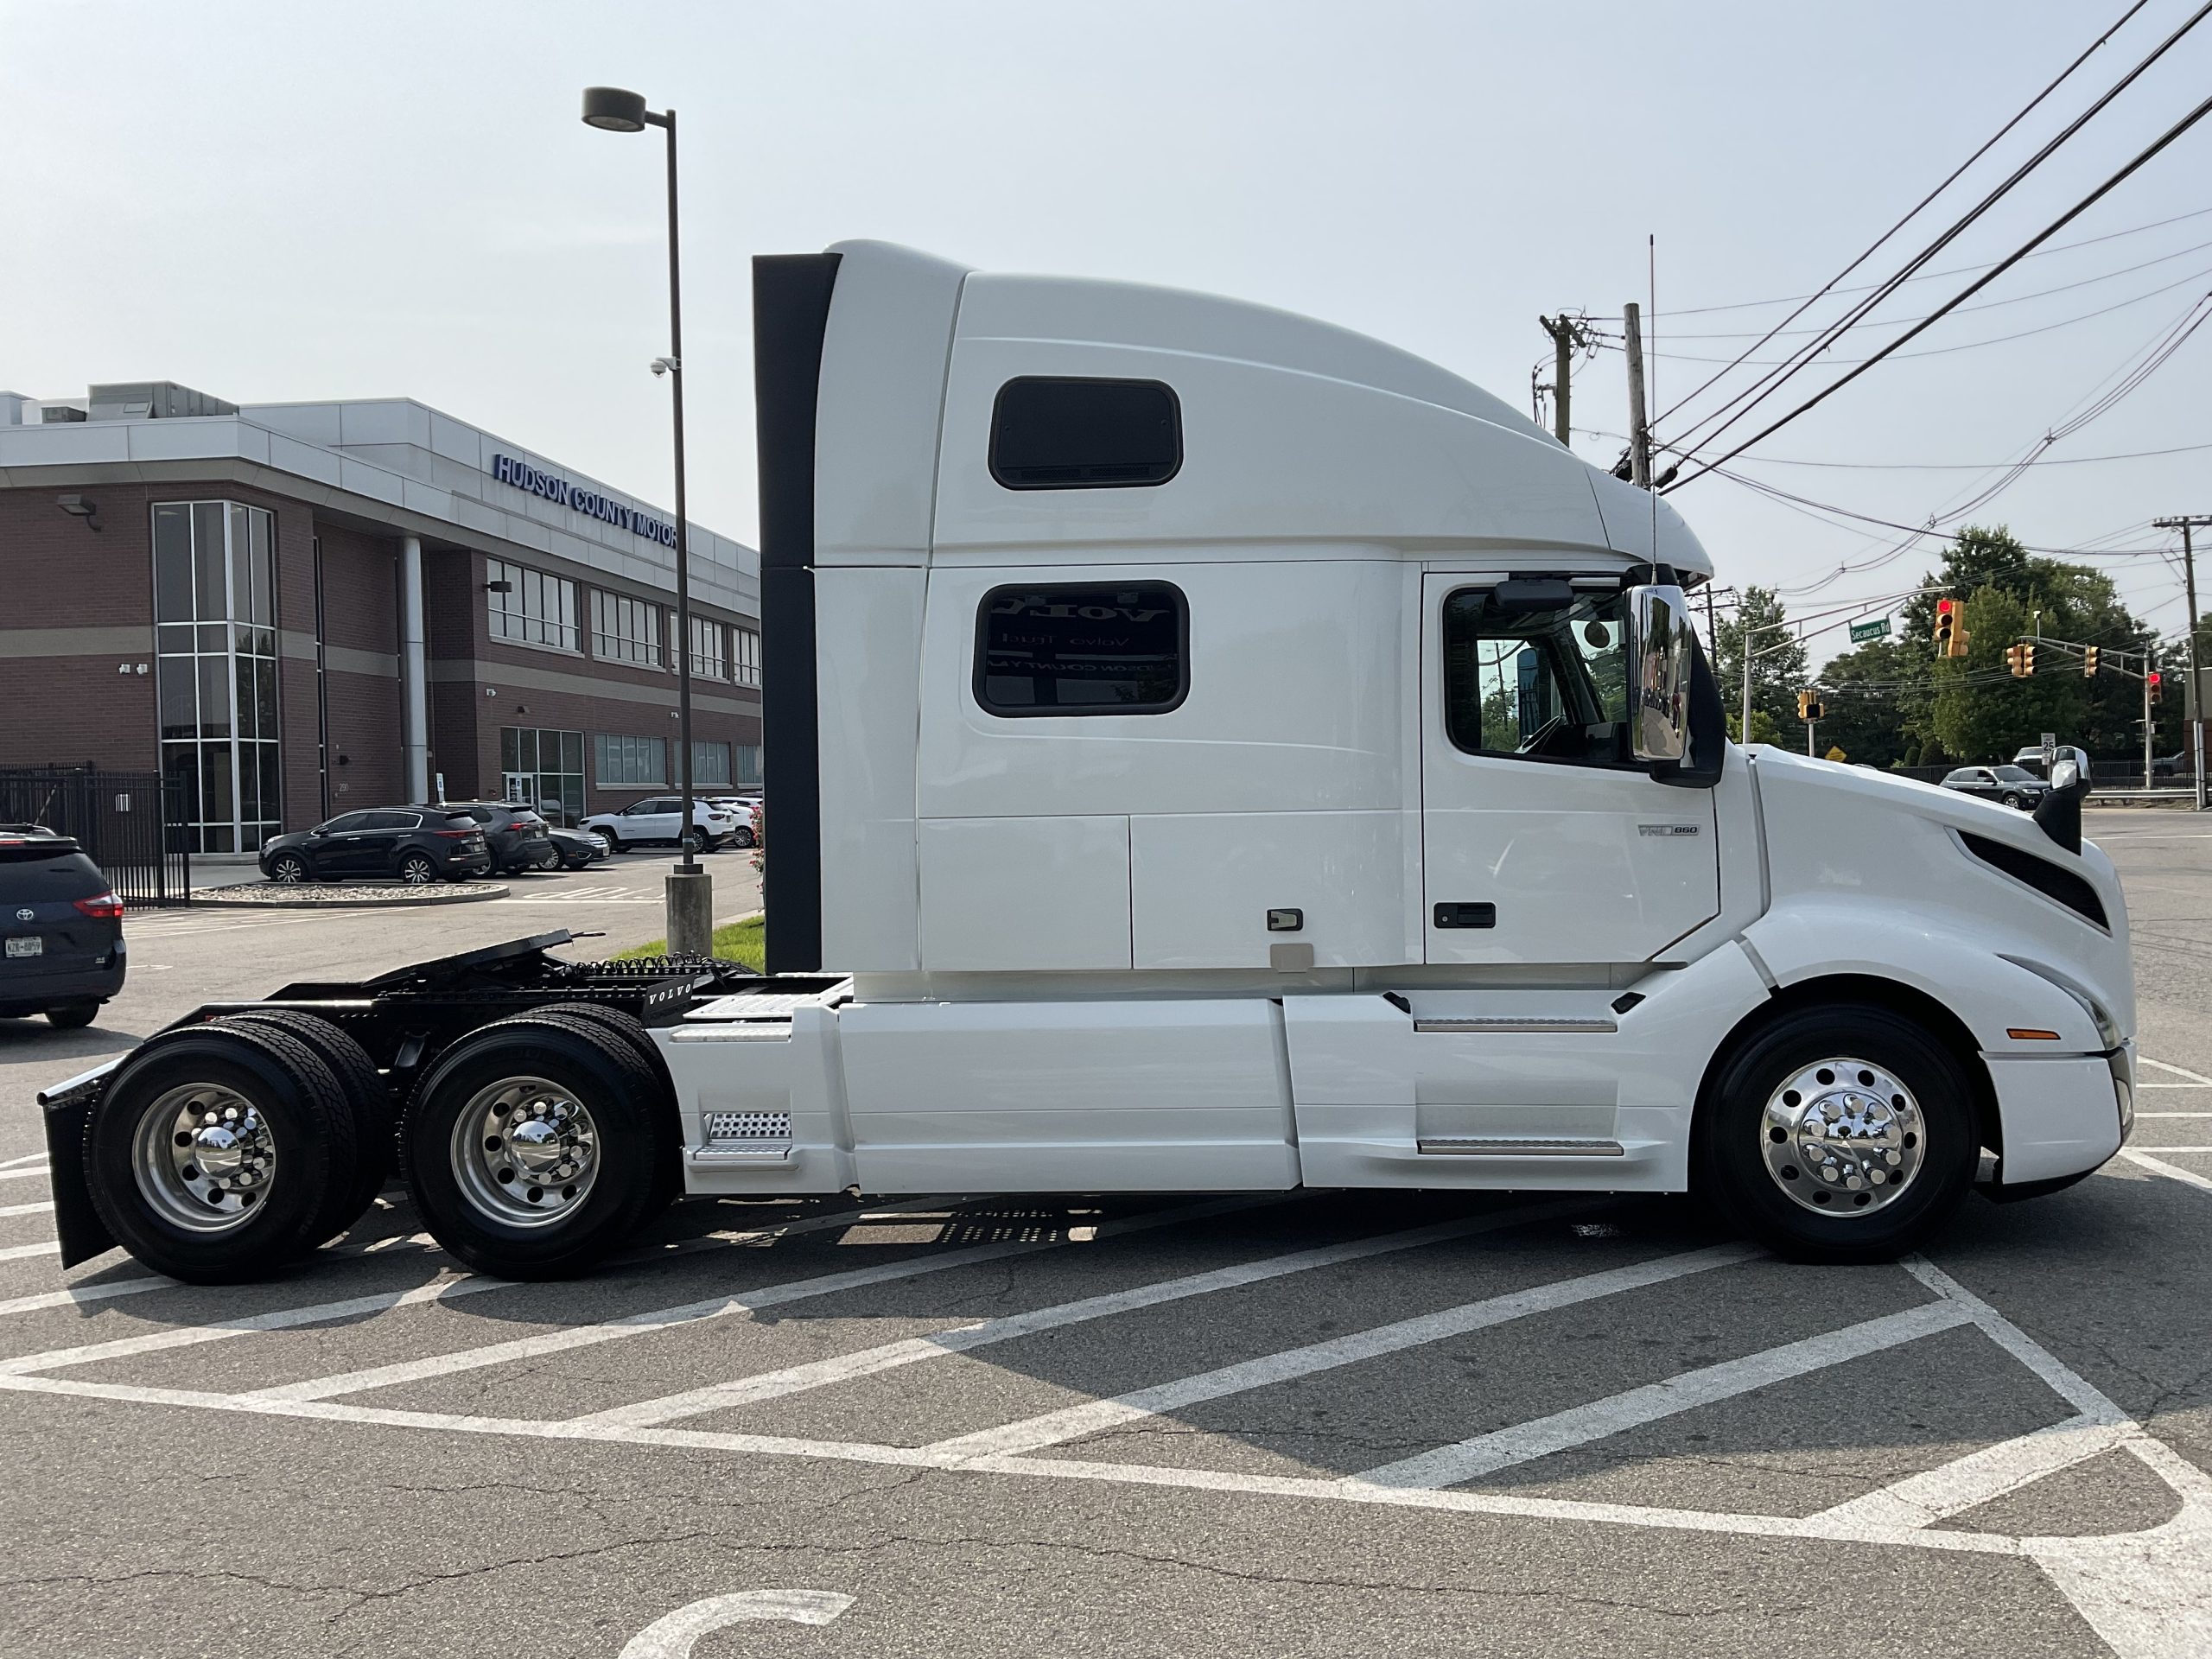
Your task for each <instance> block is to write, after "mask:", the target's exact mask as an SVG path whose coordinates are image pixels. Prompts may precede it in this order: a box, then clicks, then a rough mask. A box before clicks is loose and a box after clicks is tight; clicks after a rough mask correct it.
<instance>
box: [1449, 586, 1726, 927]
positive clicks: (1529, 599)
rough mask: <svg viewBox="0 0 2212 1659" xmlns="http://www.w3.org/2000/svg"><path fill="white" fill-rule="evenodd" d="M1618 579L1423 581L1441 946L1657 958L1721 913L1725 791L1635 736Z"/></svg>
mask: <svg viewBox="0 0 2212 1659" xmlns="http://www.w3.org/2000/svg"><path fill="white" fill-rule="evenodd" d="M1625 634H1626V628H1625V626H1624V604H1623V601H1622V597H1621V591H1620V588H1618V584H1617V583H1614V582H1610V581H1609V582H1607V583H1605V585H1602V586H1601V585H1599V584H1598V583H1596V582H1589V583H1582V582H1576V583H1573V584H1570V583H1567V582H1562V581H1560V580H1557V579H1549V580H1544V581H1535V580H1507V579H1504V578H1502V577H1499V576H1497V575H1451V574H1446V573H1440V572H1434V571H1432V572H1430V573H1428V574H1427V575H1424V577H1423V578H1422V583H1421V662H1422V669H1421V861H1422V887H1423V899H1424V903H1423V906H1422V908H1423V912H1424V918H1423V920H1424V925H1425V927H1426V930H1427V958H1426V959H1427V961H1429V962H1432V963H1455V962H1457V963H1624V962H1641V961H1643V960H1645V959H1646V958H1648V957H1652V956H1655V955H1656V954H1657V953H1658V952H1660V951H1662V950H1665V949H1666V947H1667V946H1668V945H1669V944H1672V943H1674V941H1675V940H1676V939H1679V938H1681V937H1682V935H1684V934H1685V933H1688V931H1690V930H1691V929H1693V928H1694V927H1696V926H1698V925H1700V923H1702V922H1705V921H1707V920H1709V919H1710V918H1712V917H1713V916H1714V915H1716V914H1717V913H1719V907H1720V894H1719V855H1718V849H1717V847H1716V845H1715V836H1714V826H1713V793H1712V791H1709V790H1699V789H1678V788H1675V787H1673V786H1670V785H1666V784H1662V783H1660V782H1658V781H1657V780H1656V779H1654V778H1653V777H1652V776H1651V774H1650V771H1649V767H1648V766H1644V765H1642V764H1640V763H1638V762H1637V761H1636V760H1634V759H1633V758H1632V757H1631V756H1630V749H1629V732H1628V725H1627V713H1628V706H1627V705H1628V679H1627V652H1626V647H1625Z"/></svg>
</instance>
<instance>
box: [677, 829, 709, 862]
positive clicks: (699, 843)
mask: <svg viewBox="0 0 2212 1659" xmlns="http://www.w3.org/2000/svg"><path fill="white" fill-rule="evenodd" d="M676 844H677V846H678V847H680V848H682V849H683V850H684V851H685V852H687V853H690V855H692V856H693V857H695V858H696V856H698V855H700V854H701V853H703V852H705V851H706V850H707V838H706V836H703V835H702V834H700V833H699V831H697V830H696V829H687V830H685V831H684V832H683V834H682V835H680V836H677V838H676Z"/></svg>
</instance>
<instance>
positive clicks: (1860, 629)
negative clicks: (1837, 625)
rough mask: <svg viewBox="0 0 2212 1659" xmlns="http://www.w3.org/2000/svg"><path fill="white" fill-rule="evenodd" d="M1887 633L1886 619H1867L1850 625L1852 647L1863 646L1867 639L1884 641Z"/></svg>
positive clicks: (1881, 617)
mask: <svg viewBox="0 0 2212 1659" xmlns="http://www.w3.org/2000/svg"><path fill="white" fill-rule="evenodd" d="M1889 632H1890V619H1889V618H1888V617H1886V616H1875V617H1869V618H1868V619H1867V620H1866V621H1864V622H1854V623H1853V624H1852V625H1851V643H1852V644H1853V645H1865V644H1866V642H1867V641H1868V640H1869V639H1886V638H1887V637H1888V635H1889Z"/></svg>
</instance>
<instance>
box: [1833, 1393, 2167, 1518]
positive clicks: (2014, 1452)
mask: <svg viewBox="0 0 2212 1659" xmlns="http://www.w3.org/2000/svg"><path fill="white" fill-rule="evenodd" d="M2133 1428H2134V1425H2133V1424H2132V1423H2126V1422H2106V1421H2099V1420H2098V1419H2097V1418H2095V1417H2093V1416H2091V1415H2089V1414H2086V1413H2084V1414H2081V1415H2079V1416H2074V1417H2069V1418H2068V1419H2067V1420H2066V1421H2064V1422H2063V1423H2053V1424H2051V1425H2050V1427H2047V1428H2039V1429H2037V1430H2036V1431H2035V1432H2034V1433H2031V1434H2022V1435H2018V1436H2016V1437H2015V1438H2014V1439H2012V1440H2001V1441H1999V1443H1998V1444H1997V1445H1995V1446H1983V1447H1981V1448H1980V1450H1979V1451H1974V1452H1967V1454H1966V1455H1965V1456H1964V1457H1962V1458H1954V1459H1952V1460H1951V1461H1950V1462H1948V1463H1945V1464H1939V1465H1936V1467H1935V1468H1933V1469H1925V1470H1923V1471H1921V1472H1920V1473H1918V1474H1916V1475H1908V1476H1906V1477H1905V1478H1904V1479H1903V1480H1899V1481H1895V1482H1892V1483H1891V1484H1889V1485H1887V1486H1884V1487H1880V1488H1878V1490H1876V1491H1871V1492H1866V1493H1864V1494H1862V1495H1861V1496H1859V1497H1854V1498H1850V1499H1847V1500H1846V1501H1845V1502H1843V1503H1838V1504H1836V1505H1834V1507H1833V1508H1830V1509H1826V1510H1821V1513H1820V1515H1819V1516H1818V1517H1817V1518H1818V1519H1821V1520H1824V1521H1830V1522H1834V1523H1835V1525H1836V1526H1837V1527H1839V1528H1840V1529H1842V1530H1843V1531H1845V1532H1855V1531H1857V1530H1859V1529H1861V1528H1864V1527H1874V1528H1890V1527H1932V1526H1934V1525H1935V1524H1936V1522H1938V1521H1945V1520H1948V1519H1949V1518H1950V1517H1951V1516H1955V1515H1958V1514H1961V1513H1963V1512H1964V1511H1965V1510H1971V1509H1975V1508H1978V1507H1979V1506H1980V1505H1981V1504H1984V1503H1989V1502H1990V1501H1991V1500H1992V1499H1994V1498H1999V1497H2004V1496H2005V1493H2007V1492H2012V1491H2018V1490H2019V1489H2020V1488H2021V1487H2023V1486H2025V1485H2027V1484H2029V1483H2030V1482H2031V1481H2037V1480H2041V1479H2042V1478H2044V1476H2045V1475H2055V1474H2056V1473H2057V1472H2058V1471H2060V1470H2062V1469H2069V1468H2071V1467H2072V1466H2073V1465H2075V1464H2077V1463H2080V1462H2082V1461H2083V1460H2084V1459H2088V1458H2094V1457H2096V1456H2098V1455H2100V1454H2101V1453H2102V1452H2109V1451H2111V1450H2112V1448H2113V1447H2114V1446H2118V1445H2120V1443H2121V1442H2122V1441H2123V1440H2126V1438H2127V1436H2128V1435H2129V1434H2130V1433H2133Z"/></svg>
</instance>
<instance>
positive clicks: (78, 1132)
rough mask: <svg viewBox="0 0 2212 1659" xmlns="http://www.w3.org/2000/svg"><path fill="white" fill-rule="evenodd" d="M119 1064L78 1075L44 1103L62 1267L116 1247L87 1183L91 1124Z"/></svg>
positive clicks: (49, 1094) (51, 1091)
mask: <svg viewBox="0 0 2212 1659" xmlns="http://www.w3.org/2000/svg"><path fill="white" fill-rule="evenodd" d="M114 1069H115V1067H114V1066H113V1065H104V1066H102V1067H101V1068H100V1069H99V1071H92V1072H88V1073H86V1075H85V1076H83V1077H72V1078H71V1079H70V1080H69V1081H68V1082H67V1083H65V1084H61V1085H60V1087H59V1088H56V1089H49V1090H47V1091H46V1092H45V1093H43V1094H41V1096H39V1097H38V1099H39V1104H40V1105H41V1107H42V1108H44V1113H43V1116H44V1117H45V1120H46V1159H47V1170H48V1176H47V1179H48V1181H49V1182H50V1183H51V1185H52V1186H53V1188H54V1232H55V1234H56V1235H57V1236H59V1237H60V1241H61V1265H62V1266H63V1267H65V1268H73V1267H75V1266H76V1265H77V1264H78V1263H79V1262H89V1261H91V1260H92V1258H93V1257H94V1256H96V1255H100V1254H102V1253H103V1252H105V1251H108V1250H111V1249H114V1248H115V1238H114V1236H113V1235H112V1234H111V1233H110V1232H109V1231H108V1230H107V1224H106V1223H105V1222H103V1221H102V1220H101V1219H100V1215H99V1211H97V1210H95V1209H94V1208H93V1207H92V1188H91V1187H90V1186H89V1185H86V1181H85V1126H86V1123H87V1122H90V1120H91V1118H92V1110H93V1109H94V1108H95V1107H97V1106H98V1105H99V1099H100V1096H101V1095H102V1094H104V1093H105V1092H106V1089H107V1077H108V1073H109V1072H111V1071H113V1070H114Z"/></svg>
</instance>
